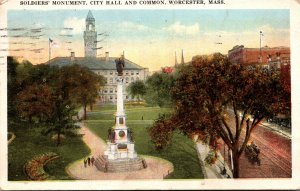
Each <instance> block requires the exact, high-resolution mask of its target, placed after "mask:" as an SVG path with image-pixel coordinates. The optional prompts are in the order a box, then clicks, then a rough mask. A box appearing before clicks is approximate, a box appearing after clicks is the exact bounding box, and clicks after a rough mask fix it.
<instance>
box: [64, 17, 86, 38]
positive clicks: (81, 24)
mask: <svg viewBox="0 0 300 191" xmlns="http://www.w3.org/2000/svg"><path fill="white" fill-rule="evenodd" d="M64 27H65V28H73V30H71V31H70V30H61V32H60V33H61V34H70V33H71V34H81V33H83V31H84V29H85V19H84V18H82V19H79V18H77V17H71V18H67V19H66V20H65V21H64Z"/></svg>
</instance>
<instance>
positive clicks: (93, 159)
mask: <svg viewBox="0 0 300 191" xmlns="http://www.w3.org/2000/svg"><path fill="white" fill-rule="evenodd" d="M94 162H95V158H94V156H92V158H91V163H92V166H94Z"/></svg>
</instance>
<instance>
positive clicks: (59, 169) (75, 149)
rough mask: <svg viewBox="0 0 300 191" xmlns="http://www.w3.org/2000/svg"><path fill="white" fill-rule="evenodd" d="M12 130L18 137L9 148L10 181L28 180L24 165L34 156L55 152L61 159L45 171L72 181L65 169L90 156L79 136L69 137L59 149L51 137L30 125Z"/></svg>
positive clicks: (50, 163)
mask: <svg viewBox="0 0 300 191" xmlns="http://www.w3.org/2000/svg"><path fill="white" fill-rule="evenodd" d="M19 126H20V127H17V128H14V129H10V131H13V132H14V133H15V135H16V138H15V140H14V141H13V142H12V143H11V144H10V145H9V146H8V162H9V166H8V180H13V181H16V180H27V177H26V175H25V174H24V173H23V166H24V164H25V163H26V162H27V161H28V160H30V159H32V158H33V157H34V156H36V155H39V154H41V153H46V152H55V153H57V154H58V155H59V156H60V157H59V158H58V159H56V160H53V161H51V162H49V163H48V164H47V165H46V166H45V171H46V172H47V173H48V174H49V175H51V176H52V177H53V179H56V180H70V179H72V178H71V177H69V176H68V174H67V173H66V172H65V167H66V166H67V165H68V164H69V163H71V162H74V161H75V160H78V159H80V158H83V157H85V156H86V155H88V154H89V152H90V150H89V148H88V147H87V146H86V145H85V144H84V143H83V141H82V140H81V138H80V137H78V136H72V137H71V136H69V137H68V136H67V137H66V139H65V141H64V142H63V143H62V145H61V146H59V147H57V146H56V144H55V142H54V141H52V140H51V138H50V137H49V136H43V135H41V133H40V131H41V128H37V127H35V128H33V127H29V126H28V125H25V124H24V125H22V124H20V125H19Z"/></svg>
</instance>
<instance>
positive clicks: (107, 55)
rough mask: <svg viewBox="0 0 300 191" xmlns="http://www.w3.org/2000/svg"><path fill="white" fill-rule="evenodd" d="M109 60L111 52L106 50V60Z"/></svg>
mask: <svg viewBox="0 0 300 191" xmlns="http://www.w3.org/2000/svg"><path fill="white" fill-rule="evenodd" d="M108 60H109V52H105V61H108Z"/></svg>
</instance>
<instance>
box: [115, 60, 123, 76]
mask: <svg viewBox="0 0 300 191" xmlns="http://www.w3.org/2000/svg"><path fill="white" fill-rule="evenodd" d="M115 62H116V68H117V72H118V76H123V69H124V67H125V60H124V56H123V55H122V56H121V57H120V58H117V59H116V60H115Z"/></svg>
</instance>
